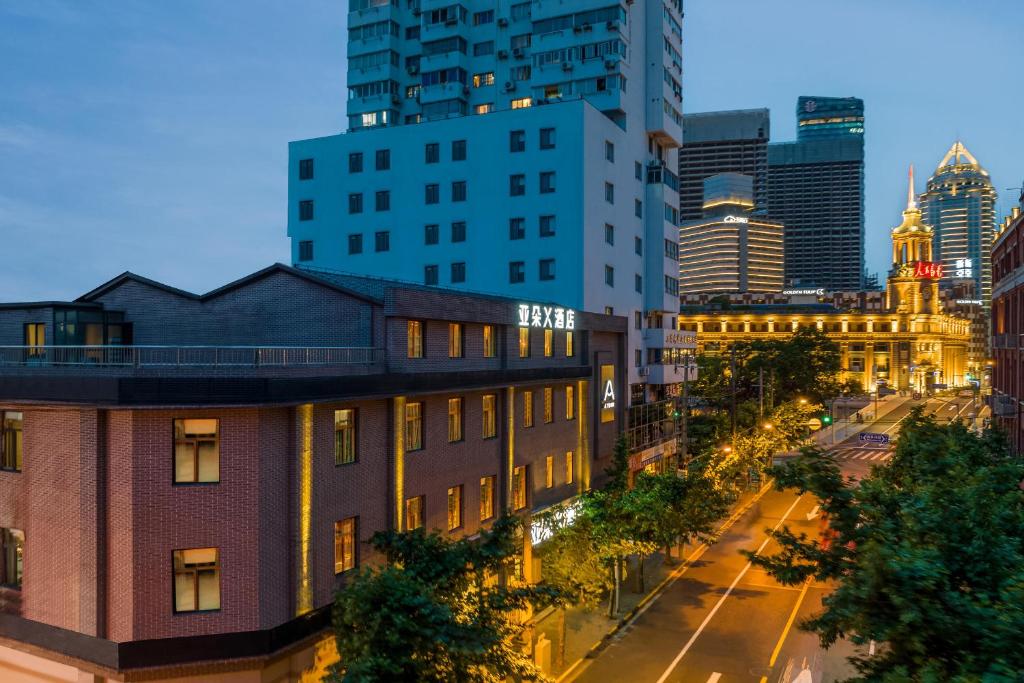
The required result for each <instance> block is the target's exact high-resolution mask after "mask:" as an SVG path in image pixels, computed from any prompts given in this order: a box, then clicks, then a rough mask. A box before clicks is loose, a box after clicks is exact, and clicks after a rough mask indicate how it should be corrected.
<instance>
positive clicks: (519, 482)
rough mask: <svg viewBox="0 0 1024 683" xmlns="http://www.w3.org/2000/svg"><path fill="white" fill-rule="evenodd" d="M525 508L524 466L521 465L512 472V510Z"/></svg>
mask: <svg viewBox="0 0 1024 683" xmlns="http://www.w3.org/2000/svg"><path fill="white" fill-rule="evenodd" d="M525 507H526V466H525V465H521V466H519V467H517V468H515V469H514V470H512V510H513V511H518V510H522V509H523V508H525Z"/></svg>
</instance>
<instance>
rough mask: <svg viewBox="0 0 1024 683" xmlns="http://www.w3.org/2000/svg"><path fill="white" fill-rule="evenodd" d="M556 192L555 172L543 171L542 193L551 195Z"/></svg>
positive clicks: (541, 175)
mask: <svg viewBox="0 0 1024 683" xmlns="http://www.w3.org/2000/svg"><path fill="white" fill-rule="evenodd" d="M554 191H555V172H554V171H541V172H540V193H541V194H551V193H552V192H554Z"/></svg>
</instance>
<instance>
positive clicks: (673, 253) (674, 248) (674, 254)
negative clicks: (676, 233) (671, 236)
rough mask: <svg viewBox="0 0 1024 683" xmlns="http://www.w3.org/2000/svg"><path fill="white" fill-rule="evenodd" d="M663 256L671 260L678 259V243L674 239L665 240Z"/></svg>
mask: <svg viewBox="0 0 1024 683" xmlns="http://www.w3.org/2000/svg"><path fill="white" fill-rule="evenodd" d="M665 258H670V259H672V260H673V261H678V260H679V243H678V242H676V241H674V240H665Z"/></svg>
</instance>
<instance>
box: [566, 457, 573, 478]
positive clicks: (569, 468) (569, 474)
mask: <svg viewBox="0 0 1024 683" xmlns="http://www.w3.org/2000/svg"><path fill="white" fill-rule="evenodd" d="M572 464H573V453H572V451H566V452H565V483H566V484H571V483H572Z"/></svg>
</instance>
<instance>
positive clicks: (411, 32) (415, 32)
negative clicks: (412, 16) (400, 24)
mask: <svg viewBox="0 0 1024 683" xmlns="http://www.w3.org/2000/svg"><path fill="white" fill-rule="evenodd" d="M405 39H406V40H419V39H420V27H419V24H417V25H416V26H408V27H406V29H405Z"/></svg>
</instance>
